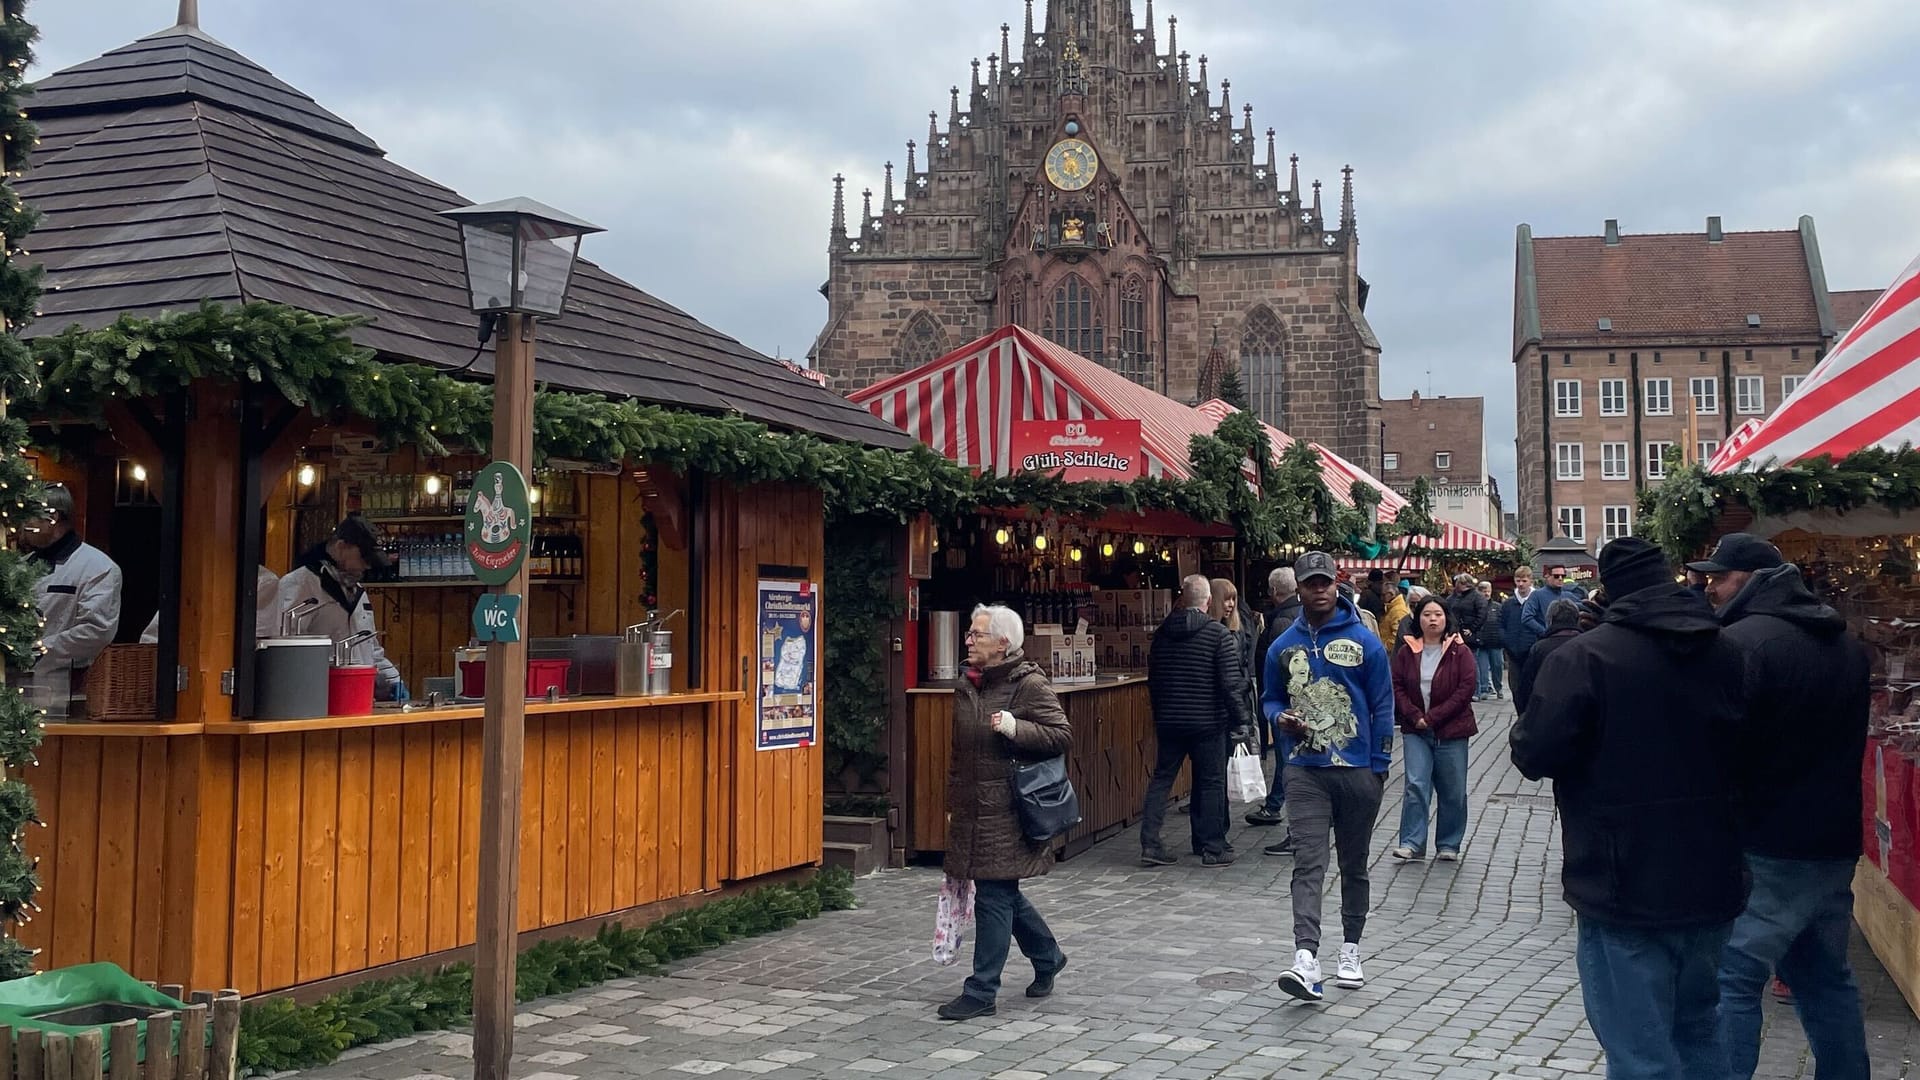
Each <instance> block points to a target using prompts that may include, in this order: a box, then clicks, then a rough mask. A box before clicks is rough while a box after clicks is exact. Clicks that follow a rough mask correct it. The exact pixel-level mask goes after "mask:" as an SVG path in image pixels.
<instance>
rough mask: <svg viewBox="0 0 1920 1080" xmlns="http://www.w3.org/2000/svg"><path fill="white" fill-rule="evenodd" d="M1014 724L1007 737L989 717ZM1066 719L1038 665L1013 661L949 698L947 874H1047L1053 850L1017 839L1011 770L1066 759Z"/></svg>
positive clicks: (1015, 657) (992, 877) (1003, 877)
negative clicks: (1008, 716) (1004, 714)
mask: <svg viewBox="0 0 1920 1080" xmlns="http://www.w3.org/2000/svg"><path fill="white" fill-rule="evenodd" d="M1000 709H1005V710H1006V711H1008V712H1010V713H1012V714H1013V716H1014V735H1013V738H1011V739H1008V738H1007V737H1006V736H1004V735H1001V734H999V733H998V732H996V731H994V730H993V720H992V717H993V714H994V712H995V711H996V710H1000ZM1072 740H1073V732H1072V729H1071V728H1069V727H1068V726H1067V714H1066V711H1065V710H1063V709H1061V708H1060V699H1059V698H1057V697H1055V696H1054V693H1053V687H1051V686H1049V685H1048V684H1047V677H1046V674H1045V673H1044V672H1042V671H1041V670H1040V667H1039V665H1038V664H1034V663H1031V662H1030V661H1028V660H1026V659H1025V658H1024V657H1022V656H1021V655H1020V654H1019V653H1017V652H1016V653H1014V654H1012V655H1011V656H1009V657H1007V659H1006V660H1005V661H1004V662H1002V663H1000V664H998V665H996V666H994V667H990V668H988V669H987V670H986V671H985V672H983V673H982V674H981V679H980V685H979V686H978V687H977V688H976V687H975V686H974V685H973V681H972V680H971V679H962V680H960V684H959V686H958V687H956V688H955V689H954V692H953V761H952V765H951V766H950V767H949V769H948V772H947V860H946V869H947V873H948V874H950V875H952V876H954V877H957V878H970V879H972V880H975V881H1007V880H1017V879H1020V878H1030V877H1039V876H1040V875H1041V874H1044V873H1046V872H1047V871H1048V870H1050V869H1052V868H1053V861H1054V860H1053V845H1052V844H1031V843H1028V842H1027V839H1026V837H1025V836H1023V835H1021V831H1020V819H1019V812H1018V811H1017V810H1015V809H1014V805H1013V781H1012V776H1013V764H1014V762H1015V760H1020V761H1044V760H1045V759H1047V758H1050V757H1055V756H1058V755H1060V754H1064V753H1066V752H1067V747H1068V745H1069V744H1070V743H1071V742H1072Z"/></svg>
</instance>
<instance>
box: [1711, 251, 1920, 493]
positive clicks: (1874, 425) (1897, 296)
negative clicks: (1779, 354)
mask: <svg viewBox="0 0 1920 1080" xmlns="http://www.w3.org/2000/svg"><path fill="white" fill-rule="evenodd" d="M1916 441H1920V259H1915V260H1914V261H1913V262H1912V263H1909V264H1908V265H1907V268H1906V269H1905V270H1904V271H1902V272H1901V274H1900V276H1899V277H1898V278H1896V279H1895V280H1894V282H1893V284H1892V285H1891V286H1889V287H1888V288H1887V291H1886V292H1884V293H1881V294H1880V298H1879V299H1878V300H1875V301H1874V302H1873V304H1872V306H1870V307H1868V308H1867V313H1866V314H1865V315H1862V316H1861V317H1860V321H1859V322H1857V323H1854V324H1853V328H1852V329H1851V330H1848V331H1847V332H1846V334H1845V335H1844V336H1842V337H1841V339H1840V341H1839V343H1838V344H1837V345H1835V346H1834V347H1833V351H1832V352H1830V353H1828V354H1827V358H1826V359H1825V360H1822V361H1821V362H1820V364H1819V366H1818V367H1815V368H1814V369H1813V372H1812V373H1811V374H1809V375H1808V376H1807V378H1806V381H1805V382H1802V383H1801V384H1800V388H1799V389H1798V390H1796V391H1795V392H1794V394H1793V396H1792V397H1790V398H1788V399H1787V400H1786V402H1785V403H1784V404H1782V405H1781V406H1780V408H1779V409H1778V410H1777V411H1776V412H1775V413H1774V414H1773V415H1772V416H1769V417H1767V418H1766V419H1765V420H1750V421H1748V422H1747V423H1746V424H1745V425H1743V426H1742V427H1741V428H1740V429H1739V430H1737V431H1735V432H1734V433H1733V436H1732V437H1731V438H1729V439H1728V440H1727V442H1726V445H1725V446H1723V447H1721V448H1720V452H1719V453H1718V454H1715V455H1714V457H1713V460H1712V461H1710V462H1708V464H1707V467H1708V469H1710V470H1711V471H1713V472H1716V473H1724V472H1731V471H1733V470H1735V469H1739V468H1754V467H1759V466H1765V465H1791V464H1793V463H1794V462H1796V461H1800V460H1803V459H1805V458H1814V457H1820V456H1821V455H1823V454H1825V455H1831V456H1833V457H1835V458H1841V457H1845V456H1846V455H1848V454H1851V453H1853V452H1854V451H1856V450H1864V449H1866V448H1868V447H1881V448H1884V449H1888V450H1897V449H1899V448H1900V447H1901V446H1902V445H1905V444H1908V443H1913V442H1916Z"/></svg>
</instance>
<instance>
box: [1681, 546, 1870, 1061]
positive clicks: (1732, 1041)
mask: <svg viewBox="0 0 1920 1080" xmlns="http://www.w3.org/2000/svg"><path fill="white" fill-rule="evenodd" d="M1688 569H1689V570H1695V571H1699V572H1701V573H1704V574H1706V576H1707V581H1706V585H1707V595H1708V597H1709V598H1710V599H1712V600H1713V601H1714V602H1715V603H1717V604H1719V605H1720V611H1719V615H1720V624H1721V625H1722V626H1723V627H1725V628H1726V629H1725V630H1724V632H1723V633H1722V635H1721V636H1722V637H1724V638H1725V639H1726V640H1728V641H1730V642H1733V643H1734V644H1735V645H1737V646H1738V647H1739V648H1740V650H1741V652H1742V654H1743V655H1744V657H1745V660H1746V666H1745V678H1746V684H1745V685H1746V697H1747V724H1746V735H1745V739H1746V741H1747V742H1748V743H1749V744H1750V745H1752V746H1753V747H1754V756H1755V759H1756V760H1755V763H1754V764H1755V775H1754V778H1753V783H1752V784H1751V785H1750V786H1749V787H1748V789H1747V792H1748V795H1747V800H1746V811H1747V812H1746V822H1745V823H1746V833H1745V837H1746V849H1747V866H1748V868H1749V869H1750V870H1751V871H1752V873H1753V895H1752V896H1751V897H1750V898H1749V899H1748V901H1747V910H1746V912H1745V914H1743V915H1741V916H1740V919H1739V921H1738V922H1735V923H1734V924H1733V936H1732V938H1731V939H1729V940H1728V942H1727V948H1726V952H1724V953H1723V954H1722V955H1721V959H1720V1021H1721V1031H1722V1034H1723V1036H1724V1037H1725V1039H1726V1043H1727V1056H1728V1059H1729V1061H1730V1063H1731V1072H1730V1075H1731V1076H1733V1077H1734V1078H1735V1080H1747V1078H1748V1077H1751V1076H1752V1075H1753V1070H1754V1067H1755V1066H1756V1065H1757V1064H1758V1062H1759V1058H1760V994H1761V991H1763V990H1764V989H1766V986H1767V982H1768V980H1769V979H1770V978H1771V977H1772V976H1773V974H1774V973H1775V972H1778V974H1779V976H1780V979H1781V981H1783V982H1785V983H1786V984H1787V985H1788V986H1790V987H1792V988H1793V994H1794V998H1795V1005H1796V1007H1797V1011H1798V1012H1799V1013H1800V1025H1801V1027H1803V1028H1805V1029H1806V1033H1807V1045H1808V1046H1810V1047H1811V1048H1812V1049H1813V1057H1814V1061H1815V1064H1816V1067H1817V1069H1818V1072H1819V1074H1820V1076H1821V1077H1822V1078H1826V1077H1848V1078H1858V1080H1866V1076H1867V1068H1868V1066H1867V1033H1866V1026H1865V1021H1864V1019H1863V1018H1862V1015H1861V1008H1860V988H1859V986H1858V985H1857V984H1855V982H1854V980H1853V969H1852V968H1851V967H1850V966H1848V963H1847V934H1848V930H1849V928H1850V927H1851V925H1852V922H1853V869H1854V865H1855V864H1856V863H1858V862H1859V860H1860V812H1861V807H1860V802H1861V795H1860V759H1861V757H1862V755H1863V754H1865V752H1866V743H1867V707H1868V695H1869V690H1868V681H1869V678H1870V664H1869V661H1868V659H1867V653H1866V648H1865V646H1863V645H1861V644H1860V643H1859V642H1858V641H1856V640H1855V639H1854V638H1853V637H1852V636H1851V635H1849V634H1848V633H1847V621H1846V619H1845V618H1843V617H1842V616H1841V615H1840V613H1839V612H1837V611H1835V610H1833V609H1832V608H1830V607H1828V606H1827V605H1825V604H1823V603H1821V602H1820V601H1819V599H1817V598H1816V597H1815V596H1814V595H1813V593H1812V592H1810V591H1808V589H1807V586H1806V583H1805V581H1803V580H1802V579H1801V576H1800V570H1799V568H1798V567H1796V566H1793V565H1792V564H1790V563H1787V562H1786V561H1785V560H1783V559H1782V558H1781V557H1780V551H1779V549H1778V548H1775V547H1774V546H1773V545H1772V544H1769V543H1767V542H1766V541H1764V540H1760V539H1757V538H1755V537H1753V536H1749V535H1747V534H1745V533H1734V534H1732V535H1730V536H1727V537H1726V538H1725V539H1723V540H1721V541H1720V545H1719V546H1718V547H1717V548H1715V549H1714V552H1713V554H1712V556H1710V557H1709V558H1708V559H1707V560H1706V561H1705V562H1697V563H1693V564H1692V565H1690V566H1689V567H1688Z"/></svg>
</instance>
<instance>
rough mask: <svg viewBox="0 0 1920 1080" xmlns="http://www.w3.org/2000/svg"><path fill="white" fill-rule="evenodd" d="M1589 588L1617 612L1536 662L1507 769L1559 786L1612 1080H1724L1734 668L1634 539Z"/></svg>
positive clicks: (1739, 893)
mask: <svg viewBox="0 0 1920 1080" xmlns="http://www.w3.org/2000/svg"><path fill="white" fill-rule="evenodd" d="M1600 579H1601V581H1602V582H1604V583H1605V585H1606V589H1607V594H1608V595H1609V596H1611V597H1613V598H1614V599H1613V602H1612V603H1611V604H1610V605H1609V606H1608V608H1607V612H1606V616H1605V618H1604V621H1602V622H1601V624H1600V625H1599V626H1597V627H1595V628H1594V629H1593V630H1591V631H1589V632H1587V633H1585V634H1582V635H1580V636H1579V637H1577V638H1574V639H1573V640H1571V641H1569V642H1568V643H1567V644H1565V645H1563V646H1561V647H1560V648H1559V650H1558V651H1556V652H1555V653H1554V654H1553V655H1552V656H1551V657H1549V658H1548V659H1547V661H1546V663H1545V664H1543V665H1542V667H1541V671H1540V673H1539V679H1538V682H1537V683H1536V684H1535V686H1534V688H1533V695H1532V698H1531V699H1530V700H1529V701H1528V702H1526V703H1525V705H1526V711H1525V713H1523V714H1522V718H1521V720H1520V721H1519V723H1517V724H1516V725H1515V726H1514V729H1513V735H1512V740H1511V741H1512V754H1513V763H1514V764H1515V765H1516V766H1518V767H1519V769H1520V771H1521V773H1523V774H1524V775H1526V776H1527V777H1528V778H1529V779H1533V780H1538V779H1541V778H1543V777H1552V778H1553V781H1554V785H1553V795H1554V800H1555V802H1557V803H1558V805H1559V809H1560V820H1561V835H1562V840H1563V846H1564V851H1565V854H1564V863H1563V866H1562V869H1561V882H1562V884H1563V886H1564V887H1565V890H1566V898H1567V903H1568V904H1570V905H1571V906H1572V907H1573V909H1574V911H1575V913H1576V914H1577V915H1578V916H1579V919H1578V922H1579V935H1578V942H1577V945H1576V948H1575V959H1576V962H1577V964H1578V966H1579V970H1580V985H1581V991H1582V994H1583V996H1584V997H1585V1001H1586V1009H1587V1021H1588V1023H1589V1024H1591V1025H1592V1027H1593V1031H1594V1035H1595V1036H1596V1037H1597V1038H1598V1039H1599V1040H1600V1045H1601V1047H1602V1048H1604V1049H1605V1051H1606V1055H1607V1064H1608V1072H1609V1074H1610V1075H1614V1076H1635V1077H1672V1078H1676V1080H1678V1078H1682V1077H1685V1078H1688V1080H1691V1078H1694V1077H1718V1076H1724V1075H1725V1074H1726V1069H1727V1057H1726V1051H1725V1046H1724V1043H1723V1042H1722V1040H1721V1037H1720V1026H1719V1020H1718V1017H1717V1015H1716V1011H1715V1006H1716V1003H1717V1001H1718V999H1719V967H1720V952H1721V949H1722V948H1723V947H1724V946H1725V945H1726V942H1727V937H1728V934H1729V933H1730V932H1731V930H1732V928H1733V921H1734V919H1735V918H1736V917H1738V916H1739V914H1740V912H1741V910H1742V909H1743V908H1744V907H1745V906H1746V900H1747V870H1746V858H1745V855H1744V853H1743V852H1742V850H1741V845H1740V796H1739V793H1740V783H1741V780H1742V778H1743V776H1744V774H1745V770H1744V768H1743V767H1742V766H1741V764H1740V762H1739V761H1738V759H1737V758H1736V754H1737V753H1738V752H1739V751H1740V750H1741V748H1742V747H1743V746H1744V745H1745V744H1746V743H1747V742H1748V740H1749V738H1750V735H1749V733H1748V732H1747V731H1746V730H1745V724H1744V723H1743V712H1744V709H1743V697H1742V693H1743V691H1742V680H1743V678H1744V671H1745V661H1744V659H1743V657H1742V655H1741V653H1740V650H1739V648H1738V647H1737V646H1735V645H1734V644H1733V643H1732V642H1729V641H1725V640H1723V639H1722V637H1721V634H1720V626H1719V623H1717V622H1716V621H1715V620H1714V617H1713V609H1712V608H1710V607H1708V606H1707V602H1706V600H1705V599H1704V598H1702V597H1701V596H1699V595H1698V594H1697V593H1692V592H1689V591H1687V589H1686V588H1684V587H1683V586H1681V585H1678V584H1676V583H1675V582H1674V579H1673V571H1672V570H1671V569H1670V568H1669V566H1668V564H1667V561H1666V558H1665V557H1664V556H1662V555H1661V554H1660V551H1659V549H1658V548H1655V547H1654V546H1653V545H1651V544H1649V543H1647V542H1646V541H1644V540H1640V539H1636V538H1633V537H1628V538H1626V539H1622V540H1615V541H1614V542H1612V543H1611V544H1608V545H1607V546H1606V548H1605V549H1604V550H1603V551H1601V553H1600ZM1856 828H1857V826H1856Z"/></svg>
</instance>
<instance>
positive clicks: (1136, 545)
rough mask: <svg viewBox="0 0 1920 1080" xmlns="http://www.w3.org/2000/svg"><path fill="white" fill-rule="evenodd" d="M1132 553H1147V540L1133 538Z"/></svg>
mask: <svg viewBox="0 0 1920 1080" xmlns="http://www.w3.org/2000/svg"><path fill="white" fill-rule="evenodd" d="M1133 553H1134V554H1135V555H1145V554H1146V553H1147V542H1146V541H1145V540H1135V541H1134V542H1133Z"/></svg>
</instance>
